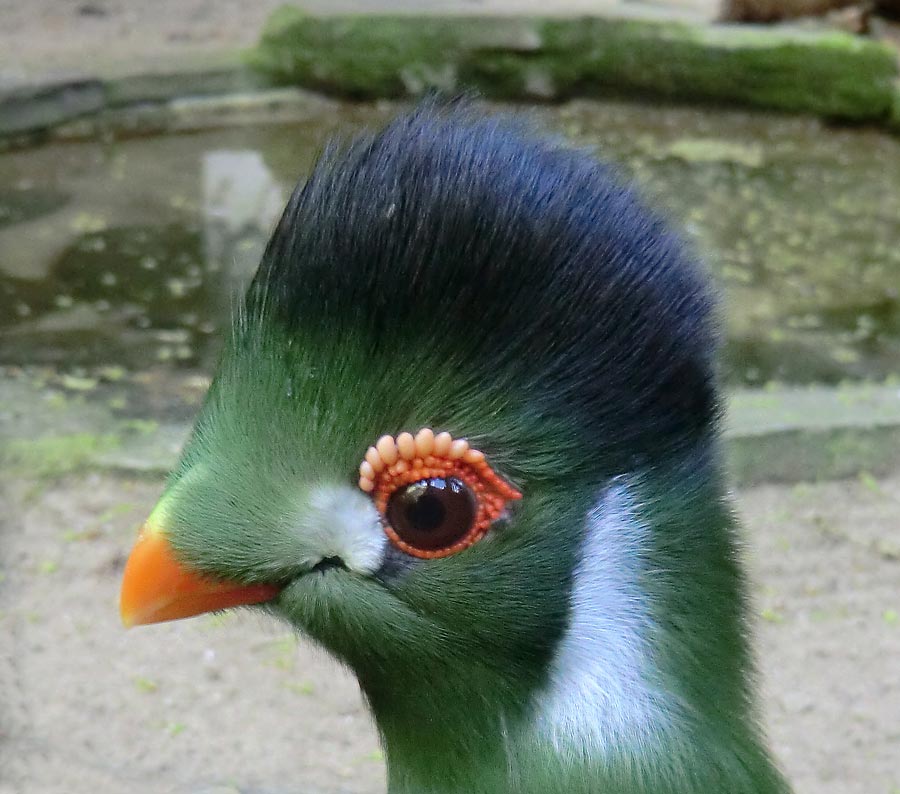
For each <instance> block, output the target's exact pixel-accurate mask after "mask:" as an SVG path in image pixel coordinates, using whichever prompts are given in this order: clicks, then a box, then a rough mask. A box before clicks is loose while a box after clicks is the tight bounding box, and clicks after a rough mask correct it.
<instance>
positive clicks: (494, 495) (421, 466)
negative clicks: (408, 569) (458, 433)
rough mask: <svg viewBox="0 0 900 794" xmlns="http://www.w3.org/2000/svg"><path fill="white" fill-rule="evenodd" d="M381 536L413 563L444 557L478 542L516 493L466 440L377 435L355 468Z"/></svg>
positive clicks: (442, 435) (445, 436)
mask: <svg viewBox="0 0 900 794" xmlns="http://www.w3.org/2000/svg"><path fill="white" fill-rule="evenodd" d="M359 487H360V488H362V490H364V491H366V492H367V493H370V494H372V498H373V499H374V500H375V506H376V507H377V508H378V511H379V512H380V513H381V515H382V518H383V523H384V530H385V532H386V533H387V536H388V538H390V540H391V542H392V543H393V544H394V545H395V546H397V547H398V548H399V549H401V550H403V551H405V552H406V553H407V554H411V555H413V556H415V557H424V558H434V557H446V556H448V555H450V554H455V553H456V552H458V551H462V550H463V549H465V548H467V547H468V546H471V545H472V544H473V543H475V542H476V541H477V540H479V539H480V538H481V537H483V536H484V534H485V533H486V532H487V531H488V529H490V526H491V524H492V523H494V521H496V520H497V519H498V518H499V517H500V516H501V515H502V514H503V512H504V511H505V509H506V505H507V503H508V502H510V501H512V500H515V499H521V498H522V494H520V493H519V492H518V491H517V490H516V489H515V488H513V487H512V486H511V485H510V484H509V483H507V482H506V481H505V480H503V479H501V478H500V477H499V476H497V474H495V473H494V471H493V469H491V467H490V466H489V465H488V463H487V461H486V460H485V458H484V454H483V453H481V452H479V451H478V450H476V449H472V448H471V447H470V446H469V442H468V441H466V440H465V439H455V440H454V438H453V437H452V436H451V435H450V434H449V433H439V434H438V435H435V434H434V432H433V431H432V430H430V429H429V428H424V429H422V430H420V431H419V432H418V433H417V434H416V435H415V436H413V435H412V434H411V433H401V434H400V435H398V436H397V438H396V439H395V438H394V437H393V436H382V437H381V438H380V439H378V442H377V443H376V444H375V446H373V447H369V449H368V451H367V452H366V459H365V460H364V461H363V462H362V464H361V465H360V467H359Z"/></svg>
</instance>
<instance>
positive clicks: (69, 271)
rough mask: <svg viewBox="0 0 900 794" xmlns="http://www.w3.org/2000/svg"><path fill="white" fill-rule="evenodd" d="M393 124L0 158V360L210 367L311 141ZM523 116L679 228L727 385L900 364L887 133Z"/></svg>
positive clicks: (634, 115)
mask: <svg viewBox="0 0 900 794" xmlns="http://www.w3.org/2000/svg"><path fill="white" fill-rule="evenodd" d="M390 112H391V109H390V108H386V107H381V106H379V107H378V108H373V107H359V106H357V107H354V108H352V109H351V108H344V109H341V110H339V111H337V112H335V113H332V114H327V115H325V116H323V117H322V118H319V119H317V120H314V121H308V122H304V123H300V124H293V125H286V126H285V125H283V126H271V127H257V128H253V129H240V130H232V131H219V132H209V133H203V134H198V135H192V136H169V137H161V138H149V139H144V140H133V141H128V142H122V143H117V144H103V143H97V144H69V145H54V146H48V147H44V148H42V149H37V150H34V151H30V152H16V153H8V154H6V155H3V156H0V364H6V365H9V364H34V363H46V364H50V365H53V366H55V367H58V368H65V367H73V366H83V367H99V366H104V365H107V366H108V365H111V364H113V365H123V366H125V367H128V368H130V369H142V368H146V367H151V366H154V365H159V364H163V365H165V366H166V367H170V368H171V367H175V368H181V369H185V368H187V369H200V370H201V371H208V370H209V369H210V368H211V366H212V363H213V360H214V357H215V351H216V346H217V340H218V338H219V331H220V330H221V328H222V327H223V325H224V324H225V323H227V322H228V320H229V317H230V312H231V307H232V302H233V300H234V296H235V295H236V294H239V293H240V291H241V289H242V287H243V284H244V283H245V282H246V280H247V278H248V277H249V276H250V275H251V274H252V272H253V270H254V268H255V267H256V264H257V262H258V260H259V256H260V253H261V251H262V248H263V246H264V245H265V242H266V239H267V238H268V235H269V233H270V230H271V228H272V225H273V223H274V222H275V220H276V219H277V217H278V214H279V213H280V212H281V209H282V207H283V205H284V201H285V199H286V197H287V194H288V191H289V190H290V189H291V187H292V186H293V185H294V184H295V182H296V181H297V179H298V178H300V177H301V176H302V174H303V173H304V172H305V171H306V170H307V169H308V168H309V166H310V164H311V162H312V161H313V159H314V157H315V154H316V152H317V151H318V150H319V148H320V146H321V144H322V142H323V140H324V139H325V138H326V137H328V135H329V134H330V133H331V132H333V131H334V130H335V129H337V128H343V129H346V128H347V127H351V128H352V127H354V126H360V125H362V124H365V123H371V124H373V125H375V124H378V123H379V121H380V120H381V119H382V118H383V117H384V116H386V115H389V114H390ZM530 112H533V113H536V114H538V115H540V116H542V121H543V122H545V123H547V124H549V125H551V126H555V127H557V128H561V129H563V130H564V131H565V132H566V133H567V134H568V135H570V136H573V137H575V138H576V139H577V140H580V141H582V142H583V143H585V144H586V145H588V146H591V147H594V148H596V149H597V150H598V151H599V152H600V153H601V154H602V156H604V157H605V158H607V159H611V160H613V161H614V162H616V163H617V164H618V165H619V167H620V169H621V171H622V172H623V174H624V175H625V176H626V177H633V178H634V179H635V180H636V181H637V182H638V183H639V184H640V186H641V189H642V190H643V191H644V192H645V193H646V194H648V195H649V196H650V198H651V200H652V201H653V202H654V203H656V204H659V205H661V206H662V207H663V208H664V209H665V210H666V212H667V213H669V214H671V215H673V216H674V217H675V218H676V219H677V220H678V222H680V223H682V224H683V226H684V227H685V228H686V229H687V231H688V234H689V235H690V236H691V237H692V239H693V241H694V244H695V245H696V246H697V248H699V249H700V250H701V251H702V252H703V253H704V255H705V256H706V258H707V259H709V261H710V262H711V264H712V267H713V268H714V270H715V271H716V273H717V275H718V277H719V279H720V283H722V284H723V286H724V292H725V298H726V300H725V304H726V307H725V309H726V311H725V314H726V316H727V331H728V345H727V347H726V351H725V362H724V363H725V369H726V375H727V377H728V379H729V380H730V381H731V382H733V383H750V384H758V383H763V382H766V381H769V380H772V379H778V380H782V381H786V382H812V381H822V382H834V381H838V380H840V379H843V378H848V377H849V378H881V377H884V376H885V375H887V374H890V373H892V372H897V371H898V370H900V363H898V362H900V142H898V141H897V140H896V139H895V138H891V137H890V136H886V135H883V134H882V133H880V132H878V131H874V130H831V129H827V128H825V127H823V126H822V125H820V124H819V123H818V122H815V121H810V120H804V119H790V118H783V117H771V116H764V115H760V114H747V113H739V112H724V111H710V112H702V111H697V110H691V109H683V108H681V109H679V108H656V107H654V108H646V107H641V106H639V105H632V104H627V103H621V102H620V103H596V102H579V103H573V104H570V105H567V106H564V107H562V108H544V109H541V110H538V111H530Z"/></svg>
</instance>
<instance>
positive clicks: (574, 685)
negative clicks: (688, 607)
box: [535, 483, 668, 758]
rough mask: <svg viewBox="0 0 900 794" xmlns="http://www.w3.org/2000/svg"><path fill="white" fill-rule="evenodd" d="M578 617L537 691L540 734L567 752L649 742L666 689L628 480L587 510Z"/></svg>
mask: <svg viewBox="0 0 900 794" xmlns="http://www.w3.org/2000/svg"><path fill="white" fill-rule="evenodd" d="M585 520H586V523H587V527H586V530H587V531H586V534H585V539H584V543H583V545H582V548H581V553H580V559H579V561H578V564H577V566H576V569H575V580H574V584H573V588H572V593H571V620H570V623H569V626H568V627H567V629H566V631H565V634H564V635H563V638H562V641H561V643H560V646H559V648H558V649H557V651H556V656H555V658H554V659H553V662H552V665H551V668H550V680H549V684H548V686H547V688H546V689H545V690H544V691H543V692H541V693H540V694H539V695H538V697H537V704H536V705H537V715H536V717H537V722H536V725H535V728H536V730H537V733H538V735H539V736H541V737H542V738H543V739H544V740H545V741H546V740H549V741H550V742H551V743H552V745H553V746H554V747H555V748H556V750H557V751H558V752H561V753H563V754H582V753H587V754H588V755H589V756H591V757H595V758H596V757H603V754H604V753H605V752H606V751H608V750H611V749H613V748H619V749H621V748H622V747H623V746H628V745H632V746H634V745H638V746H640V745H643V746H646V745H647V744H648V743H650V742H651V741H652V738H653V736H654V735H658V734H659V732H660V728H662V727H664V725H663V723H664V722H665V721H666V717H667V713H668V708H667V707H666V702H665V701H666V696H665V694H664V693H662V692H660V691H658V690H655V689H654V688H653V687H652V685H651V684H650V683H649V681H650V680H651V676H649V675H648V672H650V670H649V669H648V668H649V665H650V656H649V653H648V652H647V642H646V639H645V637H646V635H647V628H648V625H649V620H650V617H649V612H650V607H649V604H648V603H647V597H646V596H645V595H644V594H643V593H642V592H641V589H640V586H639V577H640V573H641V567H642V556H643V552H644V549H645V548H646V545H647V542H648V540H647V534H648V530H647V528H646V527H644V526H643V525H642V524H641V523H640V521H639V519H638V518H637V517H636V515H635V511H634V510H633V506H632V504H631V502H630V498H629V494H628V489H627V486H626V485H625V484H624V483H623V484H616V485H613V486H612V487H611V488H609V489H608V490H606V491H605V492H604V494H603V496H602V498H601V499H600V501H599V502H598V503H597V505H596V506H595V507H594V508H593V509H592V510H591V511H590V512H589V513H588V515H587V516H586V518H585Z"/></svg>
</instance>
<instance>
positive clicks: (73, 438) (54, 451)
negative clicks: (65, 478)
mask: <svg viewBox="0 0 900 794" xmlns="http://www.w3.org/2000/svg"><path fill="white" fill-rule="evenodd" d="M119 444H120V439H119V437H118V436H116V435H113V434H105V435H95V434H93V433H73V434H71V435H65V436H45V437H44V438H37V439H30V438H29V439H25V438H14V439H9V440H8V441H6V442H5V443H4V445H3V447H2V449H0V467H2V468H4V469H6V470H8V471H11V472H12V473H14V474H16V475H19V476H32V477H56V476H59V475H62V474H67V473H69V472H72V471H77V470H78V469H81V468H83V467H85V466H87V465H89V464H91V462H92V461H94V460H95V459H96V458H97V456H98V455H100V454H102V453H104V452H108V451H110V450H112V449H115V448H116V447H118V446H119Z"/></svg>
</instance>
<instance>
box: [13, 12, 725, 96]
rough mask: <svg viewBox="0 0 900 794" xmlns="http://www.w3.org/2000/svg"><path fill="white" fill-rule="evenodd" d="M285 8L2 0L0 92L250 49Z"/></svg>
mask: <svg viewBox="0 0 900 794" xmlns="http://www.w3.org/2000/svg"><path fill="white" fill-rule="evenodd" d="M285 3H286V0H152V2H147V0H0V87H2V85H3V83H4V81H7V82H14V81H16V80H19V79H22V78H23V77H24V76H25V75H29V74H32V75H38V76H41V77H46V76H48V75H56V76H59V77H66V76H71V74H72V73H76V74H77V73H85V74H88V73H91V72H92V71H93V70H96V69H97V68H100V69H104V70H105V69H114V70H121V69H122V68H124V69H126V70H131V71H134V70H140V69H144V68H147V69H154V68H160V67H162V68H165V67H166V66H167V65H168V66H170V65H171V63H172V62H173V60H179V59H188V60H191V59H195V58H196V59H203V58H204V57H205V56H210V55H214V54H217V53H220V52H222V51H227V50H232V49H235V48H242V47H248V46H250V45H251V44H253V43H254V42H255V41H256V40H257V38H258V37H259V33H260V30H261V29H262V25H263V22H264V21H265V19H266V17H267V16H268V15H269V14H270V13H271V12H272V11H273V10H274V9H275V8H277V7H278V6H281V5H285ZM293 5H297V6H300V7H302V8H305V9H307V10H308V11H309V12H310V13H314V14H324V13H360V12H369V13H406V14H408V13H423V12H427V13H461V14H466V13H468V14H533V15H534V14H547V13H553V14H558V15H573V14H614V15H618V16H644V17H648V16H650V17H677V18H683V19H711V18H712V17H714V16H715V15H716V14H717V12H718V5H719V2H718V0H556V2H554V3H552V4H551V5H550V6H548V5H547V3H546V2H543V1H542V0H304V1H303V2H294V3H293Z"/></svg>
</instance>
